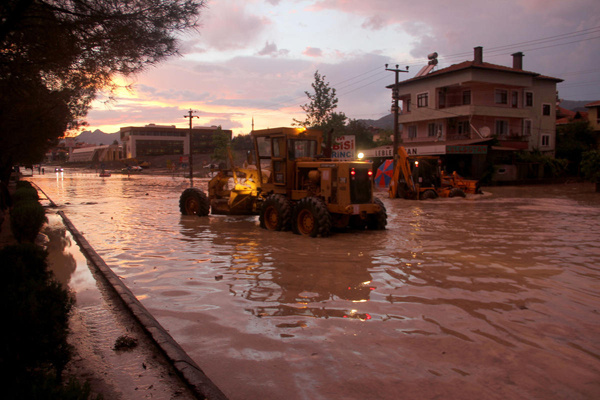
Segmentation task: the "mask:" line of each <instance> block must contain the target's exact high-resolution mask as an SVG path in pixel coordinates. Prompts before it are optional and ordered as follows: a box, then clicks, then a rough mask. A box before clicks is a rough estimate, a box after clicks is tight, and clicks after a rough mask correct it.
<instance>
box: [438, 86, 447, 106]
mask: <svg viewBox="0 0 600 400" xmlns="http://www.w3.org/2000/svg"><path fill="white" fill-rule="evenodd" d="M438 108H446V92H445V90H440V91H439V92H438Z"/></svg>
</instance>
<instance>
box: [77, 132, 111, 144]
mask: <svg viewBox="0 0 600 400" xmlns="http://www.w3.org/2000/svg"><path fill="white" fill-rule="evenodd" d="M76 139H77V141H78V142H79V143H89V144H95V145H98V146H99V145H103V144H113V142H114V141H115V140H116V141H117V142H119V143H121V133H120V132H115V133H104V132H102V131H101V130H100V129H96V130H95V131H94V132H91V131H83V132H81V133H80V134H79V136H76Z"/></svg>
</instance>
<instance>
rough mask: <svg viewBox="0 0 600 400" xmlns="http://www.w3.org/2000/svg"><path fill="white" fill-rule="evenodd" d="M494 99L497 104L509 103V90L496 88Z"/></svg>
mask: <svg viewBox="0 0 600 400" xmlns="http://www.w3.org/2000/svg"><path fill="white" fill-rule="evenodd" d="M494 100H495V101H496V104H508V90H505V89H496V92H495V94H494Z"/></svg>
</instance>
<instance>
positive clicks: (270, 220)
mask: <svg viewBox="0 0 600 400" xmlns="http://www.w3.org/2000/svg"><path fill="white" fill-rule="evenodd" d="M258 219H259V221H260V226H261V228H264V229H267V230H270V231H288V230H290V228H291V225H292V206H291V204H290V201H289V200H288V199H287V198H286V197H285V196H282V195H280V194H272V195H269V196H268V197H267V198H266V199H265V201H264V202H263V204H262V207H261V209H260V215H259V217H258Z"/></svg>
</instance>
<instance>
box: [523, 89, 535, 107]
mask: <svg viewBox="0 0 600 400" xmlns="http://www.w3.org/2000/svg"><path fill="white" fill-rule="evenodd" d="M525 107H533V92H525Z"/></svg>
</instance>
